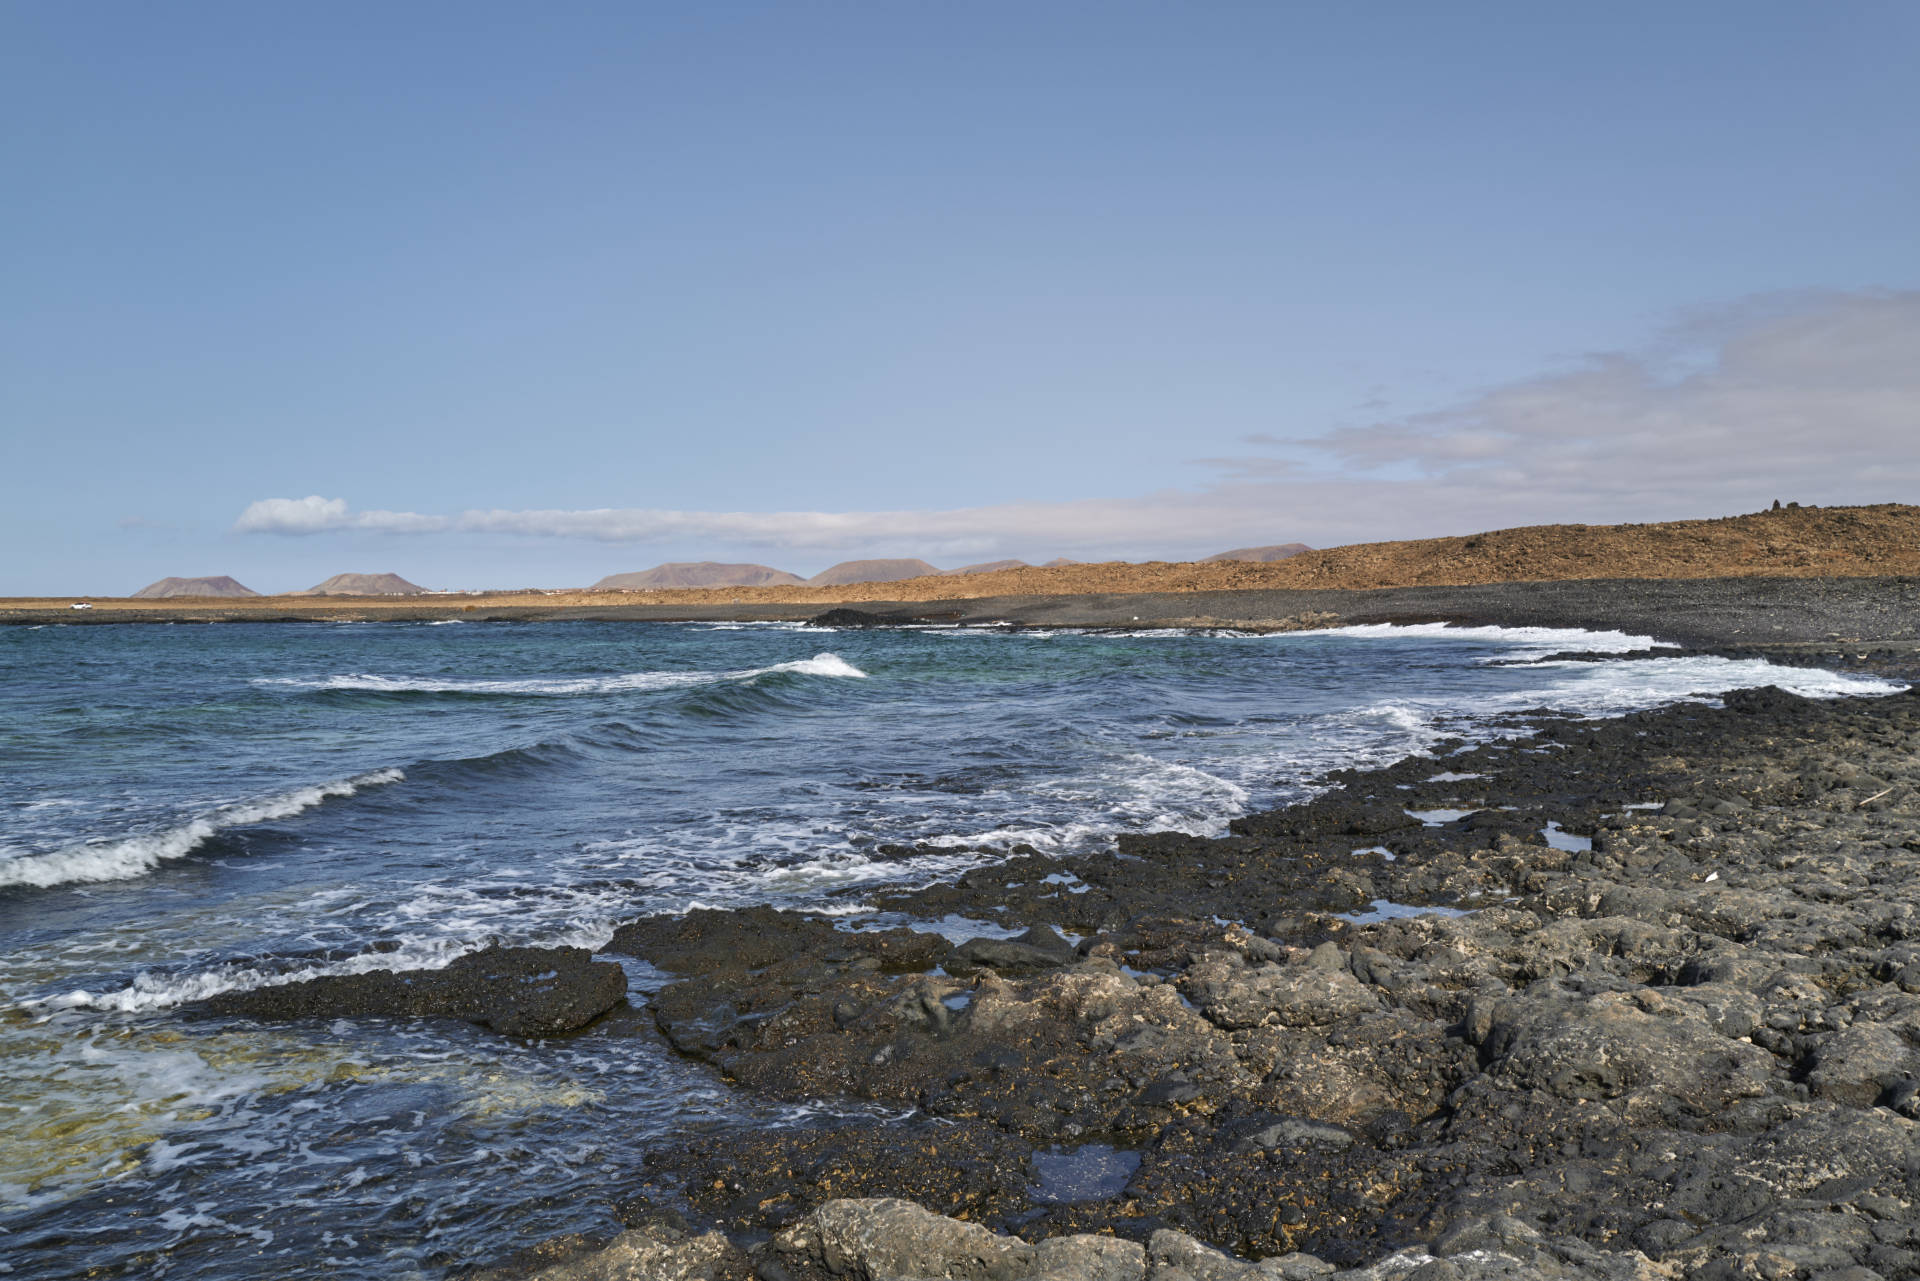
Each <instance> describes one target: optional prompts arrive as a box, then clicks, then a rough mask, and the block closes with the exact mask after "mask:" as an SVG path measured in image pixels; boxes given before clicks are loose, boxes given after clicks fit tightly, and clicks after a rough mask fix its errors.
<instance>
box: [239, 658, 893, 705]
mask: <svg viewBox="0 0 1920 1281" xmlns="http://www.w3.org/2000/svg"><path fill="white" fill-rule="evenodd" d="M778 672H792V673H794V674H796V675H800V676H831V677H838V678H843V679H856V678H857V679H865V678H866V675H867V674H866V673H865V672H863V671H861V670H860V669H859V668H857V667H855V666H854V665H853V664H852V663H849V662H847V660H845V659H844V658H841V657H840V656H839V655H838V654H833V653H824V652H823V653H819V654H815V655H814V656H813V657H812V658H802V659H796V660H794V661H792V662H787V663H775V664H773V665H772V666H770V667H750V668H746V669H743V670H740V671H731V672H627V673H624V674H621V675H618V676H572V677H535V678H531V679H527V680H452V679H433V678H415V677H406V676H381V675H376V674H373V673H368V672H349V673H346V674H343V675H337V676H313V677H305V676H262V677H256V678H255V679H254V680H253V681H252V682H251V684H254V685H258V686H282V687H285V688H291V689H317V690H360V691H364V692H367V693H376V694H401V693H418V694H507V695H531V696H535V697H566V696H570V695H579V694H625V693H636V692H645V691H649V690H662V689H685V688H688V687H690V686H695V685H712V684H715V683H718V682H721V681H747V680H753V679H755V678H756V677H761V676H772V675H774V674H775V673H778Z"/></svg>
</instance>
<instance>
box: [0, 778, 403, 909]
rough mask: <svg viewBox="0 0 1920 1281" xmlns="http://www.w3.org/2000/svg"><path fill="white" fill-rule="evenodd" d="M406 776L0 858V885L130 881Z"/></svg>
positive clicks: (312, 790) (321, 787) (337, 784)
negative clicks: (217, 839) (232, 833)
mask: <svg viewBox="0 0 1920 1281" xmlns="http://www.w3.org/2000/svg"><path fill="white" fill-rule="evenodd" d="M405 777H406V774H405V773H403V772H402V771H400V770H397V769H382V770H374V771H373V772H371V773H368V774H357V775H355V776H354V777H352V778H343V779H336V780H334V781H333V782H330V783H316V784H314V785H313V786H311V787H299V788H295V789H294V790H293V791H290V792H282V793H280V794H278V795H276V796H267V797H262V798H261V799H259V800H256V801H241V802H239V803H238V804H234V805H225V806H222V807H221V808H219V809H217V810H214V811H213V812H212V813H209V814H203V815H200V816H199V817H197V818H193V819H189V820H188V821H187V822H185V823H181V824H179V825H178V826H176V827H170V828H167V829H166V830H164V831H159V832H147V833H143V834H141V835H139V836H126V837H122V838H121V839H119V840H117V841H93V842H88V843H86V844H83V845H70V846H68V847H67V848H66V849H62V850H51V851H49V852H47V853H45V854H26V855H22V856H20V857H18V858H12V859H7V860H5V861H4V862H0V889H5V888H9V887H16V886H26V887H33V888H36V889H46V888H48V887H50V886H55V885H74V884H80V883H85V882H99V881H125V880H130V879H132V878H133V877H136V876H144V875H146V874H147V873H148V872H151V871H152V870H153V869H154V868H156V867H158V866H160V864H162V863H165V862H168V861H169V860H172V859H176V858H183V857H185V856H186V855H188V854H191V853H192V852H193V851H194V850H196V849H198V848H199V847H200V846H202V845H204V844H206V843H207V842H208V841H210V840H212V839H213V838H214V836H216V835H218V834H219V833H221V832H224V831H226V830H227V829H228V828H232V827H250V826H252V825H253V824H255V823H266V822H271V821H272V820H274V819H276V818H292V817H293V816H294V815H295V814H299V813H303V812H304V811H306V810H310V809H312V808H313V807H314V806H316V805H319V804H321V803H322V802H324V801H327V800H329V799H331V798H333V797H336V796H352V795H353V794H354V793H355V792H358V791H359V790H360V789H361V788H363V787H378V786H381V785H383V784H386V783H397V782H399V781H400V780H401V779H403V778H405Z"/></svg>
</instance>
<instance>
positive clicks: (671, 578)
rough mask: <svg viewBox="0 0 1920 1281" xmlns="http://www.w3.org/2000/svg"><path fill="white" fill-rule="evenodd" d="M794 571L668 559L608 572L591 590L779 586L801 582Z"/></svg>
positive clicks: (802, 579) (759, 566)
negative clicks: (632, 569)
mask: <svg viewBox="0 0 1920 1281" xmlns="http://www.w3.org/2000/svg"><path fill="white" fill-rule="evenodd" d="M805 581H806V580H805V579H804V578H802V577H800V575H798V574H789V573H788V572H787V571H786V570H784V569H773V568H771V567H769V566H766V565H723V564H721V563H720V562H718V561H712V560H700V561H672V562H669V563H668V564H665V565H655V566H654V567H653V568H652V569H642V570H638V571H636V572H634V573H631V574H608V575H607V576H606V577H605V578H603V579H601V580H600V581H599V582H597V583H595V584H594V585H593V590H595V591H600V592H609V591H652V590H655V589H658V588H666V587H779V586H784V585H786V584H788V583H803V582H805Z"/></svg>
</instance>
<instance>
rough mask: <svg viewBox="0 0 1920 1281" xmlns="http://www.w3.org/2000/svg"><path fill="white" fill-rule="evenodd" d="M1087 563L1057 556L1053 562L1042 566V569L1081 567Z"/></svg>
mask: <svg viewBox="0 0 1920 1281" xmlns="http://www.w3.org/2000/svg"><path fill="white" fill-rule="evenodd" d="M1085 563H1086V562H1084V561H1078V560H1068V559H1067V558H1066V557H1065V556H1055V557H1054V558H1053V559H1052V560H1050V561H1048V562H1047V563H1046V564H1044V565H1042V566H1041V567H1040V568H1042V569H1064V568H1065V567H1066V566H1068V565H1081V564H1085Z"/></svg>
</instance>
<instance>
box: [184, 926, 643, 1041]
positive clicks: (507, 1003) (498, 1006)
mask: <svg viewBox="0 0 1920 1281" xmlns="http://www.w3.org/2000/svg"><path fill="white" fill-rule="evenodd" d="M626 994H627V979H626V974H625V972H624V971H622V970H621V968H620V967H619V966H617V965H611V964H608V963H606V962H604V961H595V960H594V959H593V958H592V956H591V954H590V953H588V952H587V951H586V949H584V948H578V947H490V948H485V949H483V950H481V951H478V952H470V953H468V954H467V955H465V956H462V957H460V958H459V959H457V960H455V961H454V962H453V963H452V964H451V965H448V966H447V967H446V968H445V969H440V970H401V971H391V970H376V971H373V972H371V973H367V974H344V975H331V976H327V977H324V978H314V979H304V980H302V981H300V982H297V983H285V984H281V985H279V986H277V987H261V988H254V989H252V990H251V991H246V992H226V993H222V994H221V995H219V996H215V997H210V998H209V999H207V1000H205V1001H200V1002H196V1003H195V1004H194V1005H193V1006H191V1007H189V1009H190V1010H192V1011H195V1012H199V1013H205V1014H237V1015H241V1016H244V1017H247V1018H256V1019H276V1020H277V1019H309V1018H343V1017H344V1018H434V1019H463V1020H465V1021H466V1022H469V1023H479V1024H482V1025H484V1026H487V1027H490V1028H492V1029H493V1030H494V1031H496V1032H501V1033H504V1034H506V1035H508V1036H557V1035H559V1034H560V1033H562V1032H571V1031H573V1030H574V1029H575V1028H579V1027H584V1026H585V1025H586V1024H588V1023H590V1022H592V1021H593V1020H594V1019H596V1018H598V1017H599V1016H600V1015H602V1014H605V1013H606V1012H607V1011H608V1010H610V1009H612V1008H613V1007H614V1006H615V1005H617V1004H619V1003H620V1001H621V1000H622V999H623V998H625V996H626Z"/></svg>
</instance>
